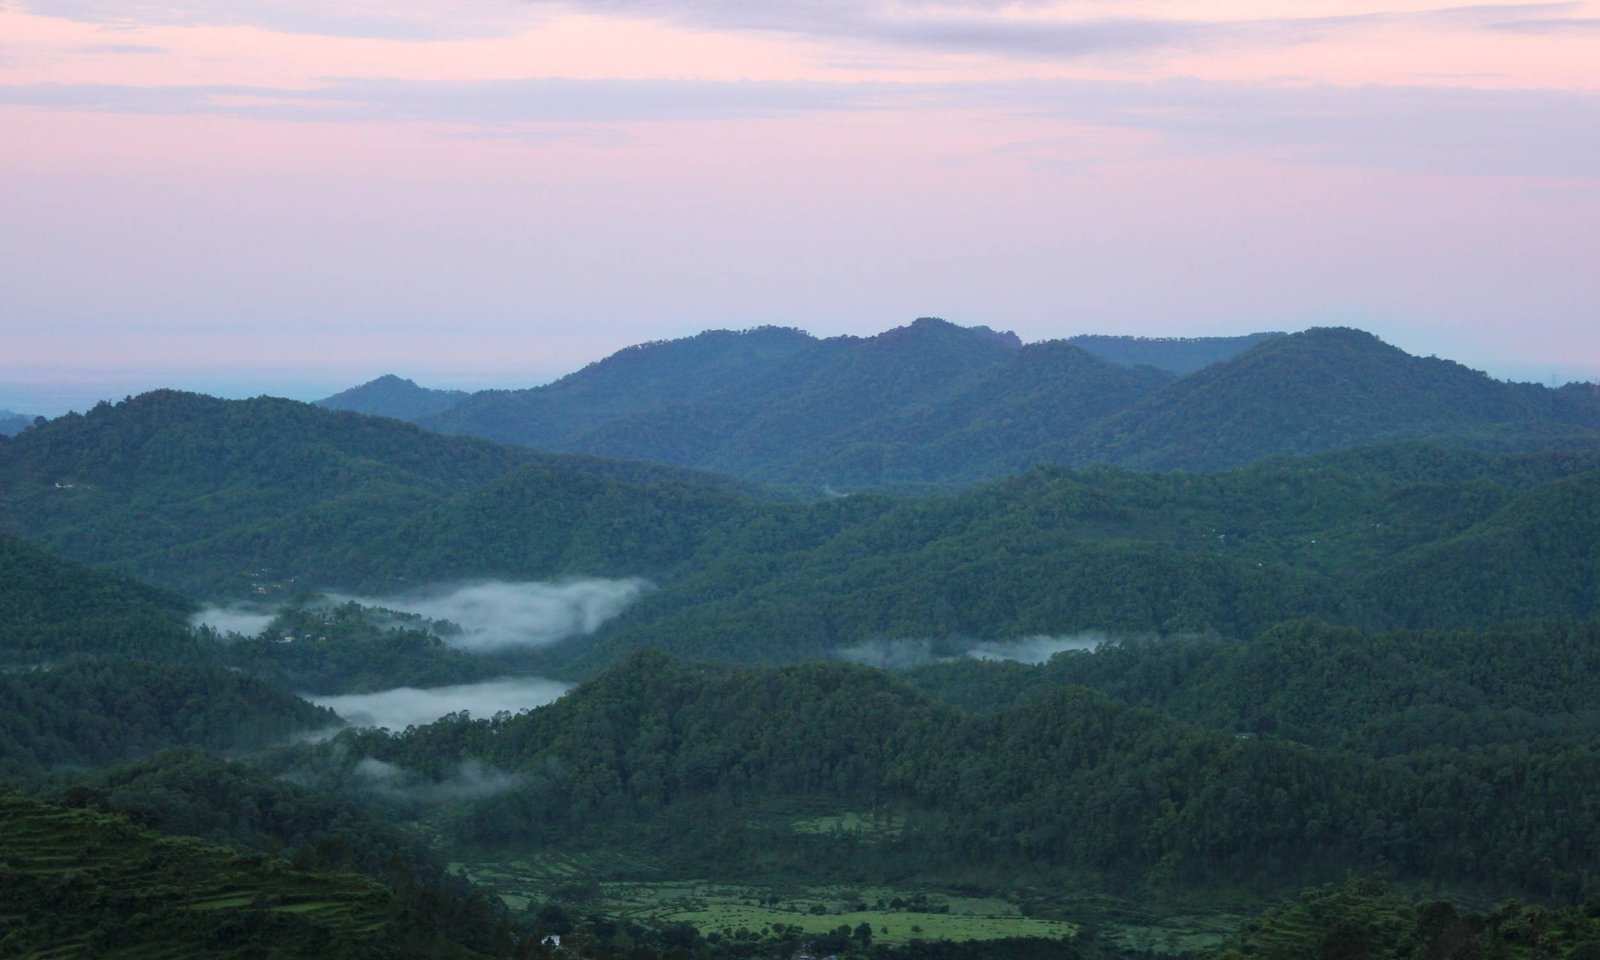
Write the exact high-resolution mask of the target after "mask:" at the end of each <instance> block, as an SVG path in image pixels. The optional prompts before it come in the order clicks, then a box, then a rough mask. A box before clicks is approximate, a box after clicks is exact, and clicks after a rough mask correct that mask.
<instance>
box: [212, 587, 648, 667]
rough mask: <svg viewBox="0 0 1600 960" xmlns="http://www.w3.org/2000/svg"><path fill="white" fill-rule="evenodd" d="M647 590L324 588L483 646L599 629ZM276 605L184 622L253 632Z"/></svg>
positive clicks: (216, 611)
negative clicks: (361, 592) (450, 627)
mask: <svg viewBox="0 0 1600 960" xmlns="http://www.w3.org/2000/svg"><path fill="white" fill-rule="evenodd" d="M650 589H651V584H650V582H649V581H648V580H641V579H638V578H630V579H626V580H607V579H601V578H594V579H587V580H563V581H559V582H555V583H547V582H540V581H526V582H521V583H514V582H505V581H498V580H491V581H482V582H477V583H468V584H453V585H448V586H446V585H439V586H433V587H424V588H421V589H418V590H414V591H411V592H408V593H404V594H399V595H397V596H388V597H358V596H349V595H345V594H328V595H327V599H328V600H329V601H330V602H332V603H346V602H348V601H354V602H356V603H359V604H361V605H362V606H364V607H381V608H383V609H386V610H398V611H400V612H402V613H415V614H418V615H420V616H423V617H426V618H428V619H429V620H444V621H449V622H450V623H452V624H455V625H456V626H458V627H460V628H461V629H460V631H459V632H456V631H444V632H442V633H441V637H442V639H443V640H444V641H445V642H446V643H448V644H449V645H450V646H452V647H457V648H459V649H462V650H467V651H469V652H480V653H486V652H490V651H495V650H504V649H507V648H510V647H542V646H547V645H549V644H552V643H555V642H557V641H559V640H566V639H568V638H569V637H581V636H585V635H587V634H590V633H593V632H594V631H596V630H598V629H599V628H600V627H601V625H603V624H604V623H605V622H606V621H607V620H610V619H611V618H612V617H615V616H616V615H618V614H619V613H621V612H622V611H623V610H625V609H627V608H628V606H629V605H630V604H632V603H633V602H634V601H635V600H637V599H639V598H640V597H641V596H643V595H644V594H645V593H647V592H648V591H649V590H650ZM275 615H276V611H272V610H261V609H252V608H250V607H245V606H226V607H223V606H210V607H206V608H205V609H204V610H201V611H200V612H199V613H197V614H195V615H194V616H193V617H192V618H191V620H190V622H191V623H193V624H194V625H196V626H208V627H212V628H214V629H216V630H217V631H219V632H222V633H237V634H240V635H241V636H246V637H253V636H257V635H258V634H260V633H261V631H262V630H264V629H266V627H267V625H268V624H269V623H271V622H272V618H273V617H274V616H275Z"/></svg>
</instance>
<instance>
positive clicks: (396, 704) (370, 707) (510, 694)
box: [306, 677, 572, 731]
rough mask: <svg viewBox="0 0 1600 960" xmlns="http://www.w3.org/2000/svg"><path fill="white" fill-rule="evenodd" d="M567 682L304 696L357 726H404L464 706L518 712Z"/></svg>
mask: <svg viewBox="0 0 1600 960" xmlns="http://www.w3.org/2000/svg"><path fill="white" fill-rule="evenodd" d="M570 689H572V687H571V685H570V684H565V683H561V682H559V681H556V680H547V679H545V678H543V677H504V678H501V679H498V680H488V681H485V682H483V683H461V684H453V685H451V686H445V687H430V688H419V687H397V688H395V689H393V690H380V691H378V692H376V693H347V694H338V695H334V696H326V697H317V696H308V697H306V699H307V700H310V701H311V702H312V703H314V704H316V705H317V706H319V707H328V708H329V709H331V710H333V711H334V712H335V713H337V714H338V715H339V716H341V717H343V718H344V719H345V720H347V721H349V722H350V723H351V724H353V725H355V726H358V727H384V728H387V729H389V730H396V731H399V730H404V729H405V728H406V727H410V726H421V725H423V724H428V723H432V722H434V721H435V720H438V719H439V718H440V717H442V716H445V715H446V714H450V713H456V712H458V711H462V710H465V711H466V712H468V713H470V714H471V715H472V716H474V717H492V716H494V715H495V714H497V713H500V712H501V711H507V712H510V713H517V712H518V711H521V710H529V709H532V708H534V707H542V706H544V705H545V704H547V703H553V702H555V701H556V700H558V699H559V698H560V697H561V696H562V695H563V694H565V693H566V692H567V691H568V690H570Z"/></svg>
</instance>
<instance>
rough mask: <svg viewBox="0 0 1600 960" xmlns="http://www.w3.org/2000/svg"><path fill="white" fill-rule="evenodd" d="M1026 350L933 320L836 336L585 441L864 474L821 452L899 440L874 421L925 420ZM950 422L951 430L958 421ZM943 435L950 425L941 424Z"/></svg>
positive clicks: (733, 466)
mask: <svg viewBox="0 0 1600 960" xmlns="http://www.w3.org/2000/svg"><path fill="white" fill-rule="evenodd" d="M1021 351H1022V341H1020V340H1019V339H1017V337H1016V335H1015V334H1010V333H1004V334H1002V333H995V332H994V331H992V330H989V329H988V328H987V327H971V328H964V327H958V326H956V325H954V324H951V323H947V322H945V321H943V320H936V319H931V318H924V319H922V320H918V321H917V322H915V323H913V324H911V325H910V326H906V327H899V328H896V329H894V330H890V331H888V332H886V333H881V334H879V335H877V336H875V337H867V338H858V337H834V338H830V339H828V340H821V341H817V342H816V343H814V344H813V345H811V346H810V347H809V348H808V349H806V350H804V351H800V352H798V353H796V354H794V355H792V356H791V357H789V358H788V360H787V362H785V363H783V364H782V365H780V366H778V367H776V368H774V369H772V370H770V371H768V373H767V374H766V375H765V376H763V377H761V378H759V379H754V380H749V381H745V382H744V383H740V384H734V385H729V386H727V387H724V388H723V389H721V390H719V391H718V392H716V393H714V394H710V395H708V396H706V397H705V398H704V399H701V400H699V401H698V402H692V403H683V404H679V405H677V406H675V407H672V408H669V409H666V410H662V411H660V412H656V413H649V414H641V415H638V416H634V417H629V418H621V419H617V420H613V421H611V422H609V423H607V424H606V425H604V426H603V427H601V428H599V429H597V430H595V431H593V432H592V433H590V434H589V435H588V436H586V437H584V438H582V440H580V441H579V442H578V444H577V447H578V448H579V449H582V450H583V451H585V452H589V453H598V454H602V455H606V456H616V457H630V458H633V457H637V458H641V459H646V460H661V461H664V462H667V463H676V464H681V465H685V466H687V465H689V464H696V465H699V466H701V467H703V468H704V469H709V470H715V471H718V472H722V473H732V474H734V475H737V476H745V477H750V478H752V479H757V480H762V481H795V480H801V481H804V482H812V483H815V482H819V481H821V482H827V481H830V480H835V481H838V482H843V483H859V482H862V480H863V478H862V477H860V476H859V475H857V476H849V475H837V474H832V473H830V472H829V471H826V470H819V469H817V468H816V462H817V460H818V458H826V457H830V456H838V455H841V453H840V452H841V449H842V448H844V447H846V446H847V445H848V444H849V443H850V442H851V438H852V437H856V438H861V439H864V440H865V441H866V442H867V443H869V444H881V443H884V442H886V441H889V440H898V433H899V431H897V430H895V429H894V428H893V426H885V427H877V426H876V424H875V421H877V420H878V419H879V418H884V417H891V418H892V417H894V416H895V415H896V414H900V415H902V419H901V426H902V427H904V426H905V425H906V420H914V419H915V418H909V417H905V416H904V415H905V414H907V413H910V412H912V411H916V410H919V409H921V408H923V407H926V406H936V405H939V404H941V403H944V402H946V401H947V400H948V398H950V397H951V395H952V393H954V392H955V391H957V390H958V389H959V388H960V387H961V386H962V385H964V384H965V383H966V381H968V380H969V379H970V378H973V377H975V376H978V375H980V374H983V373H987V372H990V371H991V370H992V369H993V368H995V367H997V366H1000V365H1003V364H1006V363H1007V362H1009V361H1010V360H1012V359H1014V358H1016V357H1017V356H1018V354H1020V353H1021ZM956 405H957V406H959V400H958V401H956ZM911 426H913V428H919V426H918V425H917V424H916V423H914V422H913V423H912V424H911ZM944 426H945V428H946V429H948V427H949V423H948V420H947V421H946V423H945V424H944ZM933 432H935V433H937V434H940V435H942V434H943V432H944V431H943V430H939V429H938V428H937V427H936V428H935V429H934V431H933ZM869 472H872V473H875V472H876V471H869ZM865 479H866V482H875V481H876V480H877V479H878V478H877V476H871V477H870V478H865ZM916 479H926V478H925V477H917V478H916Z"/></svg>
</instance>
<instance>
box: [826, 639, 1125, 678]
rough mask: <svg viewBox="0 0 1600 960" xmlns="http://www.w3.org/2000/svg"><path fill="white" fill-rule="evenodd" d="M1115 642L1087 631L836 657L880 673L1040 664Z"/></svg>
mask: <svg viewBox="0 0 1600 960" xmlns="http://www.w3.org/2000/svg"><path fill="white" fill-rule="evenodd" d="M1112 642H1114V641H1113V640H1112V638H1111V637H1110V636H1108V635H1106V634H1103V633H1095V632H1084V633H1073V634H1066V635H1063V636H1045V635H1042V634H1041V635H1037V636H1032V637H1023V638H1021V639H1019V640H987V641H984V642H982V643H976V644H971V643H969V644H961V643H951V642H946V643H942V644H935V643H934V642H933V641H931V640H925V639H924V640H868V641H866V642H865V643H859V644H856V645H855V646H853V647H845V648H843V649H841V650H839V651H837V653H836V656H838V657H839V659H841V660H848V661H850V662H851V663H860V664H864V665H866V666H869V667H877V668H879V669H881V670H910V669H912V668H914V667H920V666H923V665H924V664H929V663H945V662H948V661H951V660H959V659H962V658H963V657H971V658H972V659H974V660H1010V661H1012V662H1015V663H1026V664H1034V665H1037V664H1041V663H1044V662H1046V661H1047V660H1049V659H1050V658H1051V657H1053V656H1055V655H1056V654H1058V653H1061V652H1063V651H1066V650H1091V651H1092V650H1098V649H1099V648H1100V647H1102V646H1104V645H1105V644H1108V643H1112Z"/></svg>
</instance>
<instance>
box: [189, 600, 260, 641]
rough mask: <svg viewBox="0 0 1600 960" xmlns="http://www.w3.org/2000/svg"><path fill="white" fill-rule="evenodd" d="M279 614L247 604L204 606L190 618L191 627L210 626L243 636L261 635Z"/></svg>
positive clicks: (218, 630)
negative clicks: (247, 605)
mask: <svg viewBox="0 0 1600 960" xmlns="http://www.w3.org/2000/svg"><path fill="white" fill-rule="evenodd" d="M276 616H277V614H276V613H272V612H263V611H261V610H257V609H253V608H251V607H246V606H235V605H229V606H226V607H218V606H209V607H204V608H202V609H201V610H200V612H199V613H196V614H195V615H194V616H192V617H190V618H189V626H191V627H210V628H211V629H213V630H215V631H217V632H218V633H237V634H238V635H239V636H241V637H255V636H260V635H261V631H263V630H265V629H267V625H268V624H270V623H271V622H272V621H273V618H275V617H276Z"/></svg>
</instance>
